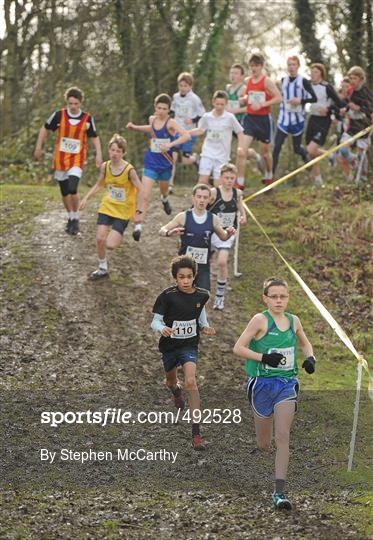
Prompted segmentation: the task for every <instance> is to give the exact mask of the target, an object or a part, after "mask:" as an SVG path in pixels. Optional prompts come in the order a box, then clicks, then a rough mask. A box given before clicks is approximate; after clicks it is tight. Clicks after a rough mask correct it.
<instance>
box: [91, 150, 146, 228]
mask: <svg viewBox="0 0 373 540" xmlns="http://www.w3.org/2000/svg"><path fill="white" fill-rule="evenodd" d="M131 169H133V166H132V165H131V164H130V163H127V165H126V166H125V168H124V170H123V172H121V174H118V175H115V174H113V173H112V172H111V170H110V161H107V162H106V164H105V188H106V190H105V194H104V196H103V198H102V201H101V204H100V207H99V209H98V211H99V213H100V214H106V215H108V216H111V217H115V218H119V219H132V218H133V217H134V215H135V211H136V193H137V189H136V188H135V186H134V185H133V184H132V182H131V180H130V179H129V173H130V170H131Z"/></svg>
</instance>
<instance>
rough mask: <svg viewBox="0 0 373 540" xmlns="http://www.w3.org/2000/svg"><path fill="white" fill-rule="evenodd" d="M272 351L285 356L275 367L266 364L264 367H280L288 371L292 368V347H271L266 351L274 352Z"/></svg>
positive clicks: (293, 357) (293, 359) (293, 353)
mask: <svg viewBox="0 0 373 540" xmlns="http://www.w3.org/2000/svg"><path fill="white" fill-rule="evenodd" d="M274 352H277V353H281V354H283V355H284V356H285V358H283V359H282V360H281V362H280V363H279V365H278V366H277V367H276V368H274V367H271V366H268V364H266V369H282V370H284V371H290V370H291V369H294V361H295V349H294V347H284V348H283V349H281V348H278V349H276V348H273V349H269V351H268V353H274Z"/></svg>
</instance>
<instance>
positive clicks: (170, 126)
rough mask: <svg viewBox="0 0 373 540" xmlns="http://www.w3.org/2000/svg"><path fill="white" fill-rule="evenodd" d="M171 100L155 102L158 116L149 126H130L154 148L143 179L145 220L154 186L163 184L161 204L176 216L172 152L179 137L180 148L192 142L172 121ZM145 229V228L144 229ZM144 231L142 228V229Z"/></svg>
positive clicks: (149, 151) (147, 158)
mask: <svg viewBox="0 0 373 540" xmlns="http://www.w3.org/2000/svg"><path fill="white" fill-rule="evenodd" d="M170 107H171V98H170V96H169V95H168V94H159V96H157V97H156V98H155V100H154V108H155V111H154V115H153V116H150V117H149V124H147V125H144V126H139V125H136V124H133V123H132V122H128V124H127V126H126V127H127V129H132V130H134V131H141V132H142V133H149V134H150V146H149V148H148V149H147V151H146V153H145V156H144V173H143V176H142V180H141V182H142V185H143V192H142V205H141V208H140V210H141V211H142V217H143V219H144V218H145V213H146V210H147V208H148V204H149V200H150V194H151V191H152V188H153V184H154V182H156V181H158V182H159V189H160V192H161V201H162V204H163V209H164V211H165V212H166V214H167V215H170V214H171V212H172V209H171V205H170V203H169V201H168V182H169V180H170V178H171V175H172V166H173V160H172V151H171V148H174V147H175V146H177V143H176V140H175V135H176V133H178V134H179V139H178V144H179V145H180V144H183V143H184V142H186V141H189V140H190V135H189V133H188V132H187V131H186V130H185V129H184V128H183V127H181V126H179V124H177V123H176V122H175V120H174V119H173V118H170V116H169V114H170ZM140 227H141V226H140ZM139 230H140V231H141V228H140V229H139Z"/></svg>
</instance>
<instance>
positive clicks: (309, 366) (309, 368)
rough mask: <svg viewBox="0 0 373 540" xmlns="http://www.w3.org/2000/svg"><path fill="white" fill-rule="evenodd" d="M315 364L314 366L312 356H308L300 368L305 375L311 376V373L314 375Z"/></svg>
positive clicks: (314, 360)
mask: <svg viewBox="0 0 373 540" xmlns="http://www.w3.org/2000/svg"><path fill="white" fill-rule="evenodd" d="M315 364H316V358H315V357H314V356H309V357H308V358H306V359H305V361H304V362H303V364H302V368H304V369H305V370H306V372H307V373H309V374H311V373H314V371H315V369H316V365H315Z"/></svg>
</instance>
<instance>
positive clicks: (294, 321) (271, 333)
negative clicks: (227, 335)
mask: <svg viewBox="0 0 373 540" xmlns="http://www.w3.org/2000/svg"><path fill="white" fill-rule="evenodd" d="M263 301H264V303H265V304H266V306H267V308H268V309H267V310H265V311H263V313H257V314H256V315H254V317H253V318H252V319H251V321H250V322H249V324H248V325H247V327H246V329H245V330H244V331H243V333H242V334H241V336H240V337H239V339H238V340H237V343H236V344H235V346H234V349H233V352H234V354H236V355H237V356H240V357H241V358H244V359H245V360H246V373H247V375H248V380H247V397H248V399H249V400H250V404H251V407H252V409H253V413H254V422H255V432H256V440H257V444H258V447H259V448H260V449H261V450H265V451H268V450H269V448H270V444H271V439H272V430H273V424H274V435H275V442H276V460H275V490H274V493H273V496H272V500H273V505H274V507H275V508H277V509H286V510H290V509H291V504H290V501H289V499H288V498H287V497H286V495H285V494H284V490H285V480H286V476H287V470H288V464H289V438H290V428H291V424H292V422H293V419H294V414H295V412H296V410H297V395H298V381H297V379H296V378H295V376H296V375H297V373H298V362H297V342H298V341H299V343H300V346H301V348H302V351H303V353H304V355H305V357H306V359H305V360H304V362H303V364H302V367H303V368H304V369H305V370H306V372H307V373H313V372H314V371H315V363H316V360H315V357H314V356H313V349H312V345H311V343H310V342H309V341H308V338H307V336H306V334H305V333H304V330H303V328H302V325H301V323H300V320H299V319H298V317H296V316H295V315H292V314H291V313H288V312H286V311H285V310H286V306H287V304H288V302H289V290H288V285H287V283H286V281H284V280H283V279H281V278H269V279H267V280H266V281H265V282H264V286H263Z"/></svg>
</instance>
